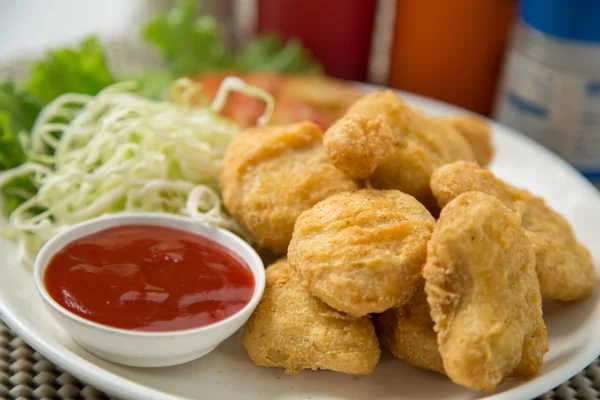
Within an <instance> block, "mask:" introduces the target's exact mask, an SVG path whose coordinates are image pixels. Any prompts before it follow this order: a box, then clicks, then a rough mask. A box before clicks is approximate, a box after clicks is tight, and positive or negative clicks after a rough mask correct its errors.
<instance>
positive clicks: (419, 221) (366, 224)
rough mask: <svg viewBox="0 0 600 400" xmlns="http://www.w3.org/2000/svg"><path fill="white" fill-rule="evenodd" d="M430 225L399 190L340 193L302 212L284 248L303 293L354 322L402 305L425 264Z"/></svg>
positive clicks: (425, 214)
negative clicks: (321, 301)
mask: <svg viewBox="0 0 600 400" xmlns="http://www.w3.org/2000/svg"><path fill="white" fill-rule="evenodd" d="M434 226H435V220H434V218H433V217H432V216H431V214H430V213H429V211H427V209H426V208H425V207H424V206H423V205H422V204H420V203H419V202H418V201H417V200H416V199H415V198H414V197H412V196H409V195H407V194H404V193H402V192H400V191H398V190H385V191H383V190H375V189H362V190H359V191H356V192H346V193H339V194H336V195H334V196H331V197H329V198H327V199H325V200H323V201H321V202H319V203H317V204H316V205H315V206H314V207H313V208H311V209H310V210H307V211H305V212H303V213H302V214H301V215H300V217H299V218H298V220H297V221H296V226H295V228H294V234H293V236H292V241H291V242H290V246H289V249H288V260H289V262H290V265H291V266H292V267H293V268H294V269H295V270H296V271H298V274H299V278H300V280H301V281H302V282H303V283H304V284H305V285H306V287H307V288H308V289H309V291H310V292H311V293H312V294H313V295H315V296H317V297H318V298H320V299H321V300H323V301H324V302H325V303H327V304H328V305H330V306H331V307H333V308H335V309H337V310H340V311H343V312H345V313H348V314H350V315H352V316H356V317H360V316H363V315H366V314H369V313H377V312H383V311H385V310H387V309H388V308H391V307H394V306H401V305H402V304H404V303H406V302H407V301H408V299H409V298H410V296H411V295H412V294H413V292H414V290H415V288H416V285H417V282H418V280H419V278H420V273H421V268H422V267H423V264H424V263H425V258H426V253H427V241H428V240H429V238H430V237H431V232H432V231H433V228H434Z"/></svg>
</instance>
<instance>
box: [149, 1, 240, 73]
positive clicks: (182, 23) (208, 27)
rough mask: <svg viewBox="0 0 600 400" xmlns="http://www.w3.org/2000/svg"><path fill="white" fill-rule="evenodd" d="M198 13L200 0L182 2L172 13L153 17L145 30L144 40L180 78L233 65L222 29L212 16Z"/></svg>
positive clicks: (179, 2)
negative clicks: (153, 47) (160, 54)
mask: <svg viewBox="0 0 600 400" xmlns="http://www.w3.org/2000/svg"><path fill="white" fill-rule="evenodd" d="M197 11H198V2H197V1H194V0H181V1H178V2H177V5H176V6H175V7H174V8H173V9H172V10H170V11H169V12H168V13H166V14H159V15H156V16H155V17H154V18H152V19H151V20H150V21H149V22H148V24H147V25H146V27H145V28H144V30H143V37H144V39H146V40H148V41H149V42H150V43H152V44H154V45H155V46H156V48H157V49H158V50H159V51H160V52H161V53H162V54H163V56H164V57H165V60H166V61H167V64H168V66H169V70H170V71H171V72H172V73H173V74H174V75H176V76H181V75H186V74H195V73H200V72H204V71H207V70H212V69H223V68H229V67H230V66H231V57H230V55H229V54H228V53H227V51H226V50H225V45H224V43H223V41H222V40H221V38H220V31H219V26H218V25H217V23H216V22H215V20H214V19H213V18H211V17H209V16H203V17H200V18H197V17H196V12H197Z"/></svg>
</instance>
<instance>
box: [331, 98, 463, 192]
mask: <svg viewBox="0 0 600 400" xmlns="http://www.w3.org/2000/svg"><path fill="white" fill-rule="evenodd" d="M323 141H324V144H325V148H326V150H327V155H328V157H329V159H330V160H331V162H332V163H333V164H334V165H335V166H336V167H337V168H339V169H340V170H341V171H343V172H344V173H346V174H347V175H348V176H350V177H352V178H357V179H358V178H360V179H363V178H368V179H369V180H370V181H371V184H372V185H373V187H375V188H377V189H399V190H401V191H403V192H404V193H408V194H410V195H411V196H414V197H416V198H417V199H418V200H419V201H421V202H423V203H425V204H428V202H429V200H430V199H432V195H431V191H430V189H429V178H430V176H431V173H432V172H433V171H434V170H435V169H436V168H437V167H439V166H441V165H444V164H447V163H450V162H453V161H456V160H467V161H475V155H474V154H473V151H472V149H471V147H470V146H469V143H468V142H467V140H466V139H465V138H464V137H463V136H462V135H461V134H460V133H459V132H458V131H457V130H456V129H455V128H454V127H453V126H452V125H450V124H448V123H444V122H440V121H438V120H436V119H435V118H428V117H426V116H424V115H423V114H422V113H421V112H419V111H418V110H415V109H413V108H411V107H409V106H408V105H406V104H405V103H404V102H403V101H402V100H401V99H400V98H399V97H398V96H396V95H395V94H394V93H393V92H392V91H390V90H384V91H379V92H375V93H372V94H370V95H367V96H364V97H362V98H361V99H360V100H358V101H357V102H356V103H355V104H354V105H353V106H352V107H351V108H350V109H349V110H348V113H347V114H346V115H345V116H344V117H342V118H341V119H340V120H339V121H338V122H336V123H335V124H334V125H332V126H331V127H330V128H329V129H327V131H326V132H325V136H324V138H323Z"/></svg>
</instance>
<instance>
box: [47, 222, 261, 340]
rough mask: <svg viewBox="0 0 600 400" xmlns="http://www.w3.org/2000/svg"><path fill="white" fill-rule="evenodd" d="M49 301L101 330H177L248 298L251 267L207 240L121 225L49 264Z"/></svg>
mask: <svg viewBox="0 0 600 400" xmlns="http://www.w3.org/2000/svg"><path fill="white" fill-rule="evenodd" d="M44 283H45V286H46V289H47V291H48V293H49V294H50V296H51V297H52V298H53V299H54V300H55V301H56V302H57V303H58V304H60V305H61V306H62V307H64V308H66V309H67V310H69V311H71V312H73V313H75V314H77V315H79V316H80V317H83V318H85V319H88V320H90V321H94V322H98V323H100V324H104V325H109V326H112V327H116V328H122V329H131V330H139V331H161V332H164V331H177V330H183V329H190V328H198V327H201V326H205V325H209V324H212V323H215V322H218V321H221V320H223V319H225V318H227V317H229V316H231V315H233V314H235V313H236V312H238V311H240V310H241V309H242V308H244V306H245V305H246V304H248V303H249V302H250V299H251V298H252V294H253V293H254V276H253V275H252V271H251V270H250V267H248V265H247V264H246V263H245V262H244V261H243V260H241V258H239V257H238V256H237V255H235V254H234V253H232V252H231V251H229V250H228V249H227V248H225V247H223V246H221V245H220V244H218V243H216V242H213V241H212V240H210V239H206V238H204V237H201V236H198V235H195V234H193V233H189V232H186V231H182V230H179V229H172V228H165V227H159V226H152V225H148V226H145V225H132V226H121V227H116V228H111V229H107V230H104V231H100V232H97V233H94V234H92V235H89V236H86V237H83V238H80V239H77V240H75V241H73V242H71V243H70V244H68V245H67V246H65V247H64V248H63V249H62V250H60V252H58V253H57V254H56V255H54V257H53V258H52V259H51V260H50V263H49V264H48V266H47V267H46V271H45V273H44Z"/></svg>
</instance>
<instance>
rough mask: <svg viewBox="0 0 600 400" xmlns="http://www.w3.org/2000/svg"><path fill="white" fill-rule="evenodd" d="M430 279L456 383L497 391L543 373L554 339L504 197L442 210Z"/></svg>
mask: <svg viewBox="0 0 600 400" xmlns="http://www.w3.org/2000/svg"><path fill="white" fill-rule="evenodd" d="M423 277H424V278H425V281H426V282H425V291H426V293H427V301H428V303H429V305H430V307H431V316H432V318H433V321H434V322H435V326H434V328H435V331H436V332H437V334H438V344H439V349H440V353H441V355H442V360H443V364H444V370H445V371H446V373H447V374H448V376H449V377H450V379H452V380H453V381H454V382H456V383H458V384H460V385H463V386H466V387H468V388H470V389H473V390H485V391H492V390H494V388H495V387H496V386H497V385H498V384H499V383H500V382H502V380H503V379H504V378H505V377H507V376H509V375H510V374H511V373H513V372H515V373H520V374H523V375H526V374H532V373H535V372H536V371H537V370H538V369H539V367H540V366H541V363H542V356H543V354H544V353H545V352H546V351H547V338H546V329H545V326H544V322H543V320H542V302H541V294H540V290H539V283H538V280H537V276H536V273H535V255H534V252H533V247H532V246H531V242H530V241H529V239H528V238H527V236H526V235H525V233H524V232H523V230H522V229H521V223H520V220H519V217H518V216H517V215H516V214H515V213H513V212H512V211H510V210H509V209H508V208H506V207H505V206H503V205H502V203H501V202H500V201H499V200H498V199H496V198H495V197H493V196H490V195H487V194H485V193H481V192H469V193H464V194H462V195H460V196H458V197H457V198H456V199H454V200H452V201H451V202H450V203H448V204H447V205H446V207H445V208H444V209H442V213H441V215H440V218H439V220H438V222H437V225H436V228H435V231H434V233H433V235H432V238H431V241H430V242H429V244H428V252H427V263H426V265H425V267H424V269H423ZM524 353H525V354H524Z"/></svg>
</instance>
